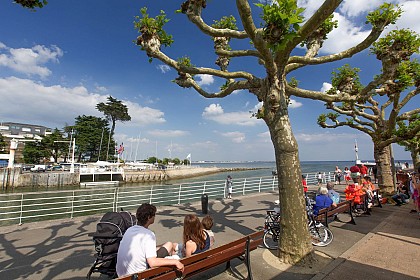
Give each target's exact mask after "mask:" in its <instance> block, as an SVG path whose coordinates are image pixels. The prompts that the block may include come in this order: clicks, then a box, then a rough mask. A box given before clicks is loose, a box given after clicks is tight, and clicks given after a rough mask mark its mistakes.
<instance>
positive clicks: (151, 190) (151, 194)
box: [149, 185, 153, 204]
mask: <svg viewBox="0 0 420 280" xmlns="http://www.w3.org/2000/svg"><path fill="white" fill-rule="evenodd" d="M152 196H153V185H152V186H151V187H150V198H149V204H152Z"/></svg>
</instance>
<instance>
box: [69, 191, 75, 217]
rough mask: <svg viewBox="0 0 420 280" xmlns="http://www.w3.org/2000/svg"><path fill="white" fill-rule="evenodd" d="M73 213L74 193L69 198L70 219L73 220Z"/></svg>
mask: <svg viewBox="0 0 420 280" xmlns="http://www.w3.org/2000/svg"><path fill="white" fill-rule="evenodd" d="M73 211H74V191H73V196H72V198H71V212H70V219H73Z"/></svg>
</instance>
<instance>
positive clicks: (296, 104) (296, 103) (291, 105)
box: [289, 99, 303, 109]
mask: <svg viewBox="0 0 420 280" xmlns="http://www.w3.org/2000/svg"><path fill="white" fill-rule="evenodd" d="M302 105H303V104H302V103H300V102H299V101H296V100H294V99H290V102H289V108H290V109H296V108H299V107H301V106H302Z"/></svg>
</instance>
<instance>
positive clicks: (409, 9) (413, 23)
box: [395, 0, 420, 33]
mask: <svg viewBox="0 0 420 280" xmlns="http://www.w3.org/2000/svg"><path fill="white" fill-rule="evenodd" d="M399 2H401V6H402V10H403V11H404V12H403V14H402V16H401V18H399V19H398V20H397V23H396V26H395V27H398V28H399V29H401V28H410V29H411V30H414V31H416V32H417V33H420V20H419V19H418V17H419V15H418V12H419V11H420V1H417V0H416V1H399Z"/></svg>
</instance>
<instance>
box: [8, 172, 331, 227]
mask: <svg viewBox="0 0 420 280" xmlns="http://www.w3.org/2000/svg"><path fill="white" fill-rule="evenodd" d="M304 175H306V180H307V183H308V184H309V185H314V184H317V176H316V173H308V174H304ZM324 178H325V181H331V180H333V179H334V174H333V173H332V172H329V173H326V175H325V177H324ZM277 183H278V181H277V177H276V176H270V177H253V178H235V180H234V184H233V190H234V195H235V196H240V195H246V194H249V193H256V192H275V191H277ZM204 193H205V194H206V195H207V196H208V198H209V199H218V198H222V197H226V188H225V180H215V181H204V182H191V183H181V184H176V185H159V186H156V185H154V186H136V187H92V188H90V189H77V190H68V191H54V192H51V191H50V192H28V193H19V194H1V195H0V226H3V225H11V224H22V223H28V222H33V221H41V220H51V219H61V218H73V217H77V216H86V215H92V214H98V213H103V212H106V211H117V210H120V209H121V208H123V209H124V210H134V209H136V208H137V207H138V206H139V205H140V204H141V203H146V202H147V203H151V204H156V205H177V204H178V205H179V204H183V203H188V202H194V201H200V199H201V197H202V195H203V194H204Z"/></svg>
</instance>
